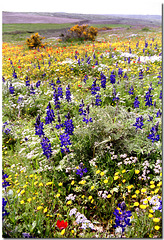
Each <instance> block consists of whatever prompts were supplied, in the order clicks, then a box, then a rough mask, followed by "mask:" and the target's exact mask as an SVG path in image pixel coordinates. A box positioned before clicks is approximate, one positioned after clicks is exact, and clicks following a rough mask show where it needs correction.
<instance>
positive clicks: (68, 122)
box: [64, 112, 75, 135]
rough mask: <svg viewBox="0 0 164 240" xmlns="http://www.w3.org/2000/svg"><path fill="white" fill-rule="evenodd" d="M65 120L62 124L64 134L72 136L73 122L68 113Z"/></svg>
mask: <svg viewBox="0 0 164 240" xmlns="http://www.w3.org/2000/svg"><path fill="white" fill-rule="evenodd" d="M66 118H67V120H66V121H65V122H64V126H65V133H67V134H69V135H73V131H74V128H75V127H74V125H73V120H72V119H71V117H70V113H69V112H68V114H67V115H66Z"/></svg>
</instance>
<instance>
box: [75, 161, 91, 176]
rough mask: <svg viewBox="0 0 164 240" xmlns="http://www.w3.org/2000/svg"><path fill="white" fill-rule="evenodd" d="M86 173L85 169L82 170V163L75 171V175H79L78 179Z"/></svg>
mask: <svg viewBox="0 0 164 240" xmlns="http://www.w3.org/2000/svg"><path fill="white" fill-rule="evenodd" d="M87 172H88V170H87V168H83V163H80V164H79V167H78V169H77V171H76V174H77V175H79V176H80V177H82V176H83V174H84V173H87Z"/></svg>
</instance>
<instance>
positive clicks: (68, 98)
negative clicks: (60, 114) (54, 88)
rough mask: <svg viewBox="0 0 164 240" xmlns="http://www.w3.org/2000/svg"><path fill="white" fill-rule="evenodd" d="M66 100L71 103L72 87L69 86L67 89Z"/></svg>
mask: <svg viewBox="0 0 164 240" xmlns="http://www.w3.org/2000/svg"><path fill="white" fill-rule="evenodd" d="M66 99H67V102H71V92H70V86H69V84H68V86H67V87H66Z"/></svg>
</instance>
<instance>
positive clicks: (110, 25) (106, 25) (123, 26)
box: [92, 24, 131, 28]
mask: <svg viewBox="0 0 164 240" xmlns="http://www.w3.org/2000/svg"><path fill="white" fill-rule="evenodd" d="M92 25H93V27H97V28H102V27H109V28H128V27H131V26H130V25H124V24H92Z"/></svg>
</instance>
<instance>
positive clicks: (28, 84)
mask: <svg viewBox="0 0 164 240" xmlns="http://www.w3.org/2000/svg"><path fill="white" fill-rule="evenodd" d="M27 78H28V77H27ZM29 86H30V80H26V87H29Z"/></svg>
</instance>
